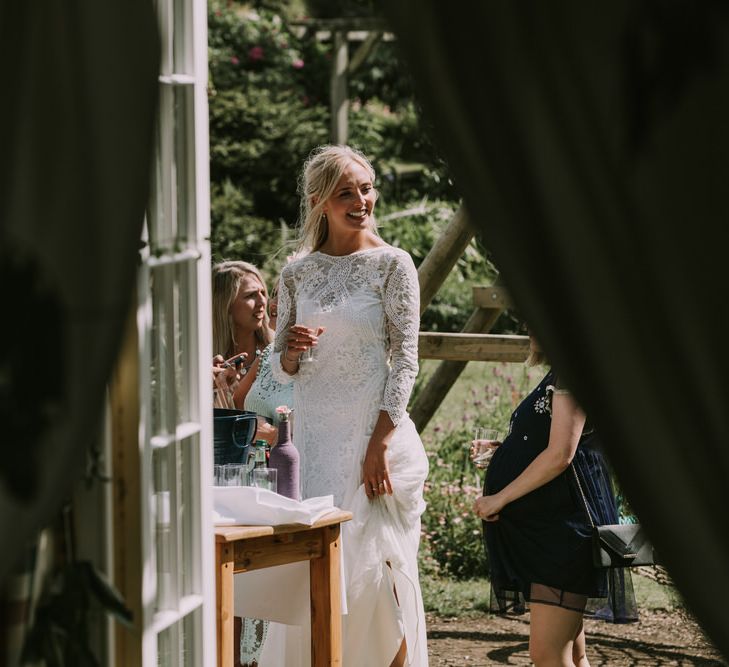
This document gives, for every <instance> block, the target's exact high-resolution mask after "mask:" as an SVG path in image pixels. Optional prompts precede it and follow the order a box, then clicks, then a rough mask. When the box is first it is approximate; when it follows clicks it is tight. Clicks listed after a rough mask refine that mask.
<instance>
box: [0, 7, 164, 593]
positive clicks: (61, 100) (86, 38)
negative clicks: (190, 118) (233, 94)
mask: <svg viewBox="0 0 729 667" xmlns="http://www.w3.org/2000/svg"><path fill="white" fill-rule="evenodd" d="M0 72H2V75H1V76H0V79H1V80H2V103H1V104H0V303H2V308H3V318H2V326H0V535H2V549H0V583H1V582H2V581H3V580H4V577H5V575H6V573H7V572H8V570H9V568H11V567H13V565H14V562H15V561H16V560H17V558H18V555H19V554H20V553H21V551H22V550H23V548H24V546H25V543H26V542H27V540H28V538H29V537H30V536H31V535H33V534H34V532H35V531H36V530H37V529H38V528H39V527H42V526H44V525H45V524H46V523H48V522H49V520H50V519H51V517H54V516H55V515H56V514H57V512H58V510H59V508H60V505H61V502H62V501H63V500H64V499H65V498H67V497H68V494H69V491H70V489H71V487H72V485H73V484H74V483H75V482H76V481H77V480H78V479H79V478H80V476H81V475H82V474H83V472H84V468H85V463H86V456H87V453H88V450H89V446H90V445H91V444H92V443H94V442H97V441H98V440H99V439H100V436H101V432H100V429H99V426H100V421H101V420H100V417H101V416H102V415H103V405H104V392H105V387H106V382H107V381H108V379H109V375H110V372H111V368H112V364H113V362H114V358H115V356H116V351H117V349H118V346H119V343H120V336H121V331H122V330H123V324H124V322H125V321H126V318H127V316H128V315H129V314H130V306H131V305H132V299H131V296H132V294H133V286H134V281H135V276H136V265H137V260H138V250H139V240H140V234H141V229H142V221H143V218H144V210H145V206H146V202H147V193H148V182H149V174H150V158H151V156H152V154H153V152H152V139H153V129H154V119H155V110H156V101H157V74H158V72H159V40H158V36H157V29H156V21H155V15H154V7H153V3H152V2H151V1H150V0H124V1H111V0H93V1H92V2H82V1H78V0H71V1H65V2H60V1H56V0H38V1H34V2H5V3H1V4H0Z"/></svg>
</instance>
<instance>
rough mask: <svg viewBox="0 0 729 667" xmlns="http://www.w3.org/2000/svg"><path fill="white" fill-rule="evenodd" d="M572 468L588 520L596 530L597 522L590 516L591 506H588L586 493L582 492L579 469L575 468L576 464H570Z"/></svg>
mask: <svg viewBox="0 0 729 667" xmlns="http://www.w3.org/2000/svg"><path fill="white" fill-rule="evenodd" d="M570 468H572V472H573V473H574V475H575V482H577V488H578V489H579V491H580V495H581V496H582V502H583V503H584V504H585V514H587V519H588V521H589V522H590V526H591V527H592V528H595V522H594V521H593V520H592V514H590V506H589V505H588V504H587V498H585V492H584V491H583V490H582V484H580V476H579V475H578V474H577V468H575V464H574V463H570Z"/></svg>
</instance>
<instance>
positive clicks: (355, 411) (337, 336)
mask: <svg viewBox="0 0 729 667" xmlns="http://www.w3.org/2000/svg"><path fill="white" fill-rule="evenodd" d="M374 179H375V173H374V170H373V168H372V165H371V164H370V163H369V161H368V160H367V159H366V158H365V156H364V155H363V154H362V153H360V152H359V151H356V150H354V149H352V148H349V147H347V146H321V147H319V148H317V149H315V150H314V151H313V152H312V154H311V155H310V156H309V159H308V160H307V161H306V163H305V164H304V168H303V171H302V177H301V181H300V196H301V218H300V238H299V245H298V249H297V254H296V257H297V259H295V260H294V261H292V262H290V263H289V264H288V265H287V266H286V267H285V268H284V269H283V271H282V273H281V279H280V283H279V304H278V326H277V330H276V342H275V345H274V355H273V357H272V366H273V368H274V373H275V375H276V377H277V379H278V380H279V382H290V381H292V380H293V382H294V410H295V414H296V420H295V421H294V425H295V433H294V442H295V443H296V446H297V447H298V448H299V450H300V453H301V466H302V467H301V476H302V480H303V491H304V497H312V496H322V495H330V494H331V495H333V496H334V502H335V504H336V505H337V506H339V507H341V508H343V509H347V510H350V511H351V512H353V514H354V518H353V520H352V521H350V522H347V523H345V524H343V527H342V528H343V545H344V574H345V582H346V604H347V614H346V615H345V616H344V617H343V664H344V665H345V667H379V666H382V667H391V666H392V667H400V666H401V665H415V666H417V667H421V666H423V665H427V664H428V657H427V648H426V640H425V617H424V613H423V602H422V598H421V592H420V585H419V583H418V567H417V551H418V544H419V540H420V515H421V513H422V512H423V509H424V508H425V503H424V502H423V483H424V481H425V478H426V476H427V473H428V462H427V457H426V455H425V451H424V449H423V444H422V442H421V440H420V437H419V436H418V433H417V431H416V430H415V426H414V424H413V422H412V421H411V420H410V417H409V416H408V414H407V412H406V408H407V403H408V399H409V397H410V392H411V390H412V387H413V383H414V381H415V376H416V374H417V371H418V363H417V362H418V353H417V343H418V329H419V288H418V279H417V273H416V271H415V266H414V265H413V261H412V259H411V258H410V256H409V255H408V254H407V253H406V252H404V251H403V250H400V249H398V248H394V247H392V246H390V245H388V244H387V243H385V242H384V241H383V240H382V239H381V238H380V237H379V236H378V235H377V233H376V223H375V218H374V206H375V202H376V200H377V191H376V190H375V188H374ZM309 355H311V360H308V359H307V357H308V356H309Z"/></svg>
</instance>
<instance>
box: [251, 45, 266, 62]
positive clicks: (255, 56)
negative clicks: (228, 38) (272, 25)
mask: <svg viewBox="0 0 729 667" xmlns="http://www.w3.org/2000/svg"><path fill="white" fill-rule="evenodd" d="M248 58H249V59H250V60H252V61H253V62H257V61H259V60H263V47H262V46H254V47H253V48H251V50H250V51H248Z"/></svg>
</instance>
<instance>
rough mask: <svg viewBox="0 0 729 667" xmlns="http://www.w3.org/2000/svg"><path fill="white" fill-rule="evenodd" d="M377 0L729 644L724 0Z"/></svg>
mask: <svg viewBox="0 0 729 667" xmlns="http://www.w3.org/2000/svg"><path fill="white" fill-rule="evenodd" d="M383 4H384V7H385V10H386V12H387V13H388V15H389V18H390V20H391V22H392V24H393V27H394V29H395V31H396V33H397V36H398V41H399V43H400V44H401V46H402V48H403V51H404V55H405V56H406V58H407V59H408V60H409V65H410V68H411V71H412V73H413V76H414V78H415V83H416V86H417V88H418V90H419V94H420V96H421V100H422V103H423V106H424V108H425V110H426V112H427V114H428V115H429V116H430V119H431V120H432V123H433V125H434V131H435V135H436V139H437V141H438V143H439V145H440V147H441V149H442V151H443V152H444V154H445V156H446V158H447V159H448V162H449V165H450V168H451V170H452V172H453V173H454V175H455V177H456V181H457V183H458V185H459V187H460V188H461V191H462V194H463V196H464V199H465V202H466V206H467V208H468V210H469V213H470V216H471V219H472V220H473V221H474V223H475V224H476V225H477V226H478V228H479V230H480V233H481V234H482V235H483V238H484V241H485V243H486V245H487V247H488V248H489V249H490V250H491V251H492V252H493V256H494V259H495V261H496V263H497V265H498V266H499V267H500V269H501V272H502V275H503V277H504V279H505V282H506V284H507V286H508V288H509V289H510V291H511V293H512V296H513V298H514V299H515V301H516V304H517V306H518V307H519V309H520V310H521V312H522V314H523V316H524V317H525V318H526V320H527V321H528V322H529V323H530V325H531V327H532V329H533V330H534V331H535V333H536V335H537V337H538V338H539V339H540V341H541V342H542V345H543V347H544V348H545V350H546V351H547V353H548V356H549V357H550V359H551V360H552V362H553V364H554V366H555V367H556V369H557V371H558V372H559V374H560V375H562V376H563V378H564V380H565V382H566V383H567V384H568V385H569V386H571V387H572V388H573V391H574V393H575V394H576V396H577V397H578V399H579V400H580V402H581V403H582V404H583V406H584V408H585V409H586V410H587V411H588V413H589V414H590V415H591V416H592V417H593V418H594V420H595V421H596V422H597V423H598V425H599V427H600V428H601V430H602V433H603V437H604V440H605V446H606V449H607V451H608V454H609V456H610V458H611V460H612V462H613V464H614V467H615V468H616V471H617V474H618V478H619V480H620V482H621V485H622V486H623V488H624V489H625V490H626V493H627V494H628V497H629V499H630V501H631V503H632V505H633V507H634V509H635V510H636V512H637V514H638V515H639V517H640V519H641V520H642V522H643V523H644V524H645V525H646V527H647V528H648V530H649V533H650V535H651V537H652V539H653V542H654V545H655V546H656V548H657V550H658V551H659V553H660V555H661V557H662V559H663V561H664V562H665V564H666V565H667V567H668V568H669V571H670V573H671V575H672V576H673V578H674V580H675V582H676V584H677V585H678V587H679V589H680V591H681V592H682V594H683V595H684V597H685V599H686V601H687V602H688V604H689V606H690V607H691V609H692V610H693V612H694V613H695V614H696V616H697V617H698V619H699V621H700V622H701V624H702V626H703V627H704V629H705V630H706V632H707V633H708V634H709V636H710V637H711V638H712V640H713V641H714V642H715V644H716V645H717V646H718V647H719V648H720V649H721V650H722V651H723V653H724V655H725V656H729V614H727V613H726V600H727V599H729V565H728V564H729V528H728V526H729V524H728V523H727V520H726V506H727V502H726V498H725V494H726V489H727V488H728V487H729V447H728V446H727V445H728V444H729V437H728V436H729V421H728V420H729V410H727V404H728V403H729V373H728V371H729V368H728V367H727V366H728V364H727V342H728V341H729V321H728V318H727V297H729V288H728V284H729V281H728V280H727V275H726V266H727V249H726V248H727V247H726V244H725V242H724V240H723V239H724V238H725V236H726V233H725V229H724V228H726V227H727V224H728V223H729V215H728V214H729V22H728V18H729V16H728V12H729V5H727V4H726V3H724V2H718V1H717V2H709V1H697V0H682V1H678V0H674V1H671V2H664V1H662V0H661V1H659V0H656V1H647V0H643V1H638V0H615V1H614V2H610V3H590V2H584V1H583V0H560V1H556V2H536V1H531V2H530V1H527V0H519V1H518V2H514V1H513V0H503V1H500V2H497V1H488V2H442V1H441V0H388V2H387V3H383Z"/></svg>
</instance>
